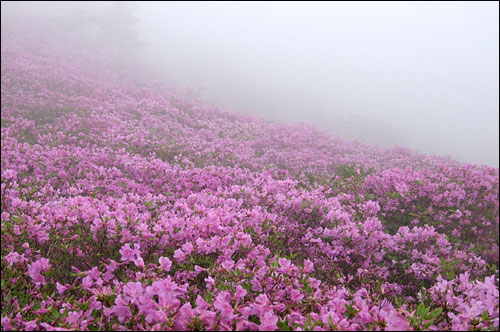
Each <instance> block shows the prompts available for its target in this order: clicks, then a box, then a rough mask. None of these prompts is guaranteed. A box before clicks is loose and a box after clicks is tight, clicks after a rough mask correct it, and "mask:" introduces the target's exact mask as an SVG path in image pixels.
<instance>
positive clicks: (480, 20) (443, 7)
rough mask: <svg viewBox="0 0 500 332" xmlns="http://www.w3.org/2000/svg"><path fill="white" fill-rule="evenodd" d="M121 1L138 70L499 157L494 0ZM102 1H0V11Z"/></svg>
mask: <svg viewBox="0 0 500 332" xmlns="http://www.w3.org/2000/svg"><path fill="white" fill-rule="evenodd" d="M110 6H111V7H110ZM122 6H126V7H127V8H129V10H130V13H131V16H130V18H131V19H130V22H126V23H127V24H128V23H129V24H128V26H129V28H130V30H127V31H126V33H131V34H134V30H135V32H136V33H135V34H134V35H133V36H130V37H131V39H133V40H137V41H138V42H139V43H138V44H137V52H130V53H134V54H133V56H134V60H135V61H136V63H138V65H139V66H142V68H143V72H144V75H145V77H150V78H151V79H157V80H163V81H165V82H168V83H169V84H171V85H172V86H190V87H192V88H194V89H198V91H199V92H200V94H201V96H202V97H203V98H205V99H206V100H208V101H210V102H212V103H214V104H217V105H221V106H224V107H230V108H233V109H234V110H236V111H239V112H245V113H248V114H254V115H257V116H260V117H262V118H265V119H269V120H275V121H281V122H287V123H288V122H306V123H310V124H313V125H316V126H318V127H319V128H322V129H326V130H329V131H330V132H331V133H332V134H334V135H336V136H339V137H343V138H346V139H356V140H359V141H363V142H368V143H377V144H381V145H383V146H393V145H399V146H406V147H410V148H412V149H415V150H417V151H421V152H425V153H431V154H437V155H450V156H452V157H453V158H454V159H456V160H459V161H463V162H472V163H477V164H487V165H490V166H495V167H498V165H499V153H498V151H499V32H498V31H499V4H498V2H425V3H414V2H401V3H399V2H366V3H365V2H333V3H324V2H289V3H282V2H279V3H275V2H272V3H254V2H252V3H240V2H233V3H227V2H221V3H218V2H215V3H206V2H202V3H199V2H140V3H136V2H133V3H127V4H125V5H122ZM109 8H112V4H109V3H103V2H101V3H91V2H89V3H64V2H57V3H56V2H47V3H31V2H2V21H3V20H8V19H11V18H13V17H20V16H24V17H30V16H38V17H42V18H44V19H47V20H54V19H55V20H57V19H58V18H64V17H66V18H68V17H72V15H75V13H76V12H78V11H79V12H80V13H83V15H84V16H85V15H90V16H92V15H94V16H96V17H97V16H99V15H100V13H102V12H103V11H105V10H109ZM115 8H118V7H115ZM132 18H135V19H132ZM121 24H122V25H120V24H118V25H117V26H124V25H123V22H122V23H121ZM117 33H118V32H117ZM132 37H133V38H132ZM120 38H122V39H123V36H122V37H120ZM128 53H129V52H128V51H127V54H126V56H129V55H130V56H132V54H128Z"/></svg>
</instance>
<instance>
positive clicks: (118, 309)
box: [112, 295, 132, 323]
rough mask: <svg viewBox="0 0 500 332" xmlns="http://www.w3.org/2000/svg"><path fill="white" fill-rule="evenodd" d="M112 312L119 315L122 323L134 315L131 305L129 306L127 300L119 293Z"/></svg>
mask: <svg viewBox="0 0 500 332" xmlns="http://www.w3.org/2000/svg"><path fill="white" fill-rule="evenodd" d="M112 313H114V314H115V315H116V316H117V317H118V320H119V321H120V323H123V322H124V321H125V320H126V319H129V318H130V317H131V316H132V313H131V312H130V309H129V307H128V306H127V302H125V301H124V300H123V298H122V296H121V295H118V297H117V298H116V300H115V305H114V306H113V309H112Z"/></svg>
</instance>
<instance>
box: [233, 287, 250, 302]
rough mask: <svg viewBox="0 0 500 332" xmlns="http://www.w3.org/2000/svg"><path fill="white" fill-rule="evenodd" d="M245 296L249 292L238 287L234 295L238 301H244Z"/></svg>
mask: <svg viewBox="0 0 500 332" xmlns="http://www.w3.org/2000/svg"><path fill="white" fill-rule="evenodd" d="M245 295H247V291H246V290H245V289H244V288H243V287H241V286H240V285H238V286H236V293H234V297H235V298H237V299H243V298H244V297H245Z"/></svg>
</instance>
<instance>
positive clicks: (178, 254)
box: [174, 249, 186, 262]
mask: <svg viewBox="0 0 500 332" xmlns="http://www.w3.org/2000/svg"><path fill="white" fill-rule="evenodd" d="M174 258H175V259H176V260H178V261H179V262H183V261H184V260H185V259H186V255H185V254H184V252H183V251H182V249H177V250H176V251H174Z"/></svg>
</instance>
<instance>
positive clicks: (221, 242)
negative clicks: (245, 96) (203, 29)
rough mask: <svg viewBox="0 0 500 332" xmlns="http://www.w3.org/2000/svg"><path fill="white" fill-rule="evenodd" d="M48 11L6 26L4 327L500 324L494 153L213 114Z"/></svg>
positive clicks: (424, 326)
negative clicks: (443, 153) (58, 23)
mask: <svg viewBox="0 0 500 332" xmlns="http://www.w3.org/2000/svg"><path fill="white" fill-rule="evenodd" d="M37 27H38V30H37V31H38V32H32V33H31V34H25V33H24V34H22V35H17V34H16V33H15V31H16V29H15V26H14V27H11V30H9V31H10V32H9V34H6V35H5V38H4V36H3V35H2V77H1V81H2V88H1V102H2V106H1V122H2V128H1V142H2V144H1V153H2V159H1V229H2V235H1V266H2V309H1V310H2V311H1V319H2V329H3V330H202V329H204V330H320V331H321V330H467V329H483V330H488V329H489V330H497V329H498V328H499V305H498V301H499V291H498V282H499V281H498V265H499V260H498V254H499V171H498V169H497V168H492V167H487V166H477V165H471V164H460V163H458V162H455V161H453V160H449V159H446V158H441V157H436V156H429V155H424V154H415V153H413V152H411V151H410V150H408V149H405V148H400V147H397V148H392V149H384V148H382V147H380V146H375V145H368V144H361V143H359V142H351V141H345V140H342V139H340V138H337V137H334V136H332V135H331V134H329V133H327V132H325V131H320V130H317V129H315V128H313V127H311V126H308V125H305V124H294V125H285V124H279V123H270V122H266V121H263V120H260V119H258V118H255V117H250V116H245V115H241V114H237V113H234V112H231V111H230V110H221V109H219V108H216V107H213V106H210V105H207V104H203V103H202V102H201V101H196V100H192V99H189V98H188V96H187V95H186V94H185V93H183V92H182V91H175V90H172V89H168V88H166V87H165V86H163V85H162V84H159V83H158V84H156V83H155V84H152V83H150V82H144V81H141V80H138V79H137V76H138V75H135V74H134V72H133V70H132V69H130V71H127V70H123V69H122V70H117V69H115V68H114V67H113V66H111V65H109V63H110V62H111V60H106V58H105V57H102V58H101V59H99V58H98V57H99V56H103V55H104V54H103V53H99V50H95V49H90V48H89V49H88V51H87V52H86V53H85V52H83V54H82V52H79V53H80V54H78V55H76V54H75V52H73V51H72V49H71V46H75V47H76V46H79V47H80V48H81V47H82V44H79V45H74V44H72V42H71V40H69V39H68V40H67V41H66V42H64V43H61V42H57V43H56V42H54V41H53V40H52V39H50V38H49V37H47V35H50V36H54V35H56V34H61V35H60V36H58V37H57V39H58V40H65V38H67V36H66V37H65V36H64V32H61V31H51V33H50V34H47V35H46V34H44V32H43V31H44V29H51V28H50V27H44V28H43V26H37ZM42 28H43V29H42ZM27 36H31V37H30V38H28V37H27Z"/></svg>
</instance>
